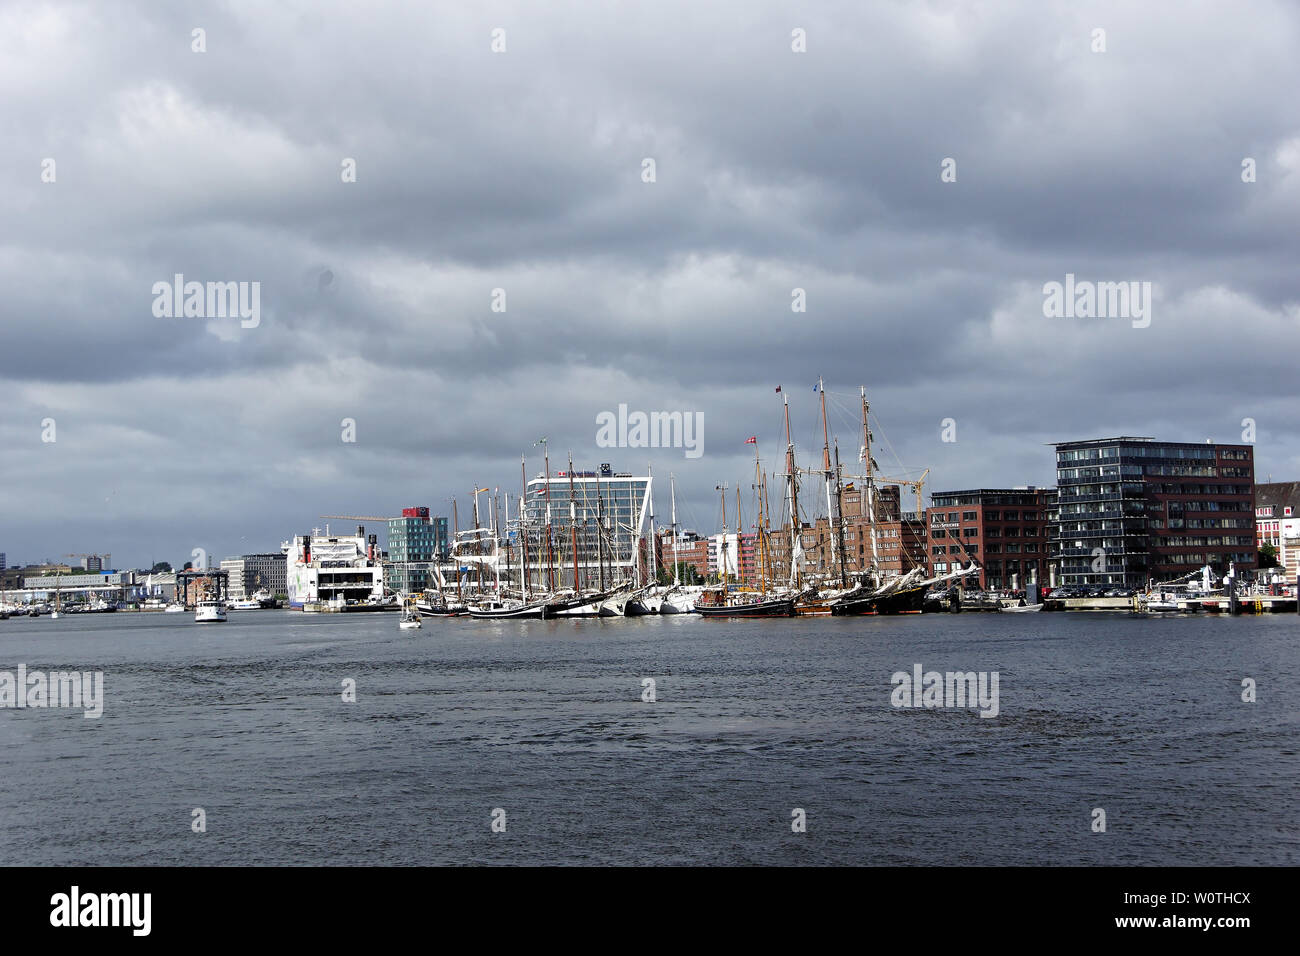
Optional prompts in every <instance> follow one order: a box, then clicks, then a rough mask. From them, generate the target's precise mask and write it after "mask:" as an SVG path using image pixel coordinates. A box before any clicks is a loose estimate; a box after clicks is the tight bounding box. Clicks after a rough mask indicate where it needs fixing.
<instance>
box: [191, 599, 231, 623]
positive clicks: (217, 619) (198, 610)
mask: <svg viewBox="0 0 1300 956" xmlns="http://www.w3.org/2000/svg"><path fill="white" fill-rule="evenodd" d="M225 619H226V606H225V605H224V604H221V603H220V602H218V601H200V602H199V603H198V604H197V605H196V606H195V608H194V620H195V622H196V623H198V624H220V623H221V622H222V621H224V620H225Z"/></svg>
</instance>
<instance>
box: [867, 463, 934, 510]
mask: <svg viewBox="0 0 1300 956" xmlns="http://www.w3.org/2000/svg"><path fill="white" fill-rule="evenodd" d="M929 473H930V469H929V468H927V469H925V471H923V472H921V477H920V478H918V479H916V481H908V480H907V479H906V478H882V477H877V478H876V479H875V481H877V482H878V483H880V484H884V485H907V486H908V487H909V488H911V489H912V490H913V491H915V492H916V513H917V515H918V516H919V515H923V514H925V508H924V507H923V505H924V503H925V496H924V495H922V494H921V487H922V486H923V485H924V484H925V476H926V475H928V474H929Z"/></svg>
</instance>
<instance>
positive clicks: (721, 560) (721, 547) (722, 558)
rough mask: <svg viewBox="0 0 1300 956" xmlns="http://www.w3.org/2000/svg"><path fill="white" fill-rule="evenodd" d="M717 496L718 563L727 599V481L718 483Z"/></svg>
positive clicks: (723, 597) (724, 596) (724, 599)
mask: <svg viewBox="0 0 1300 956" xmlns="http://www.w3.org/2000/svg"><path fill="white" fill-rule="evenodd" d="M718 491H719V492H720V494H719V495H718V497H719V498H721V499H722V538H721V540H719V542H718V564H719V565H720V566H721V567H720V568H719V570H721V571H722V599H723V602H724V603H725V601H726V599H727V483H726V482H725V481H724V482H723V483H722V484H720V485H718Z"/></svg>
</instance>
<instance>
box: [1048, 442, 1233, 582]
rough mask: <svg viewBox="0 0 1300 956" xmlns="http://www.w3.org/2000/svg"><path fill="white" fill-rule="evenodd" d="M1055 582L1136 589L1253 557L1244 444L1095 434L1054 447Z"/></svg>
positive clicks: (1224, 568)
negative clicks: (1055, 488) (1107, 436)
mask: <svg viewBox="0 0 1300 956" xmlns="http://www.w3.org/2000/svg"><path fill="white" fill-rule="evenodd" d="M1056 479H1057V486H1058V488H1059V492H1060V496H1059V501H1058V512H1059V513H1058V518H1057V524H1056V527H1055V529H1054V530H1055V535H1056V540H1055V542H1054V544H1055V549H1056V550H1055V552H1054V554H1053V559H1054V562H1055V564H1056V571H1057V572H1058V582H1057V583H1061V584H1067V585H1080V584H1082V585H1097V584H1115V585H1123V586H1126V587H1143V586H1145V585H1146V584H1147V583H1148V582H1149V581H1151V580H1154V581H1157V582H1159V581H1169V580H1172V579H1174V578H1178V577H1182V576H1184V575H1187V574H1189V573H1191V572H1194V571H1196V570H1197V569H1198V568H1200V567H1202V566H1203V565H1206V564H1209V565H1210V567H1211V568H1212V569H1214V571H1216V572H1217V573H1219V574H1222V573H1224V572H1226V571H1227V570H1228V568H1229V566H1230V565H1231V566H1233V567H1235V568H1236V570H1238V571H1250V570H1253V569H1254V568H1255V567H1256V565H1257V560H1256V557H1257V552H1256V542H1255V464H1254V455H1253V449H1252V447H1251V446H1250V445H1217V444H1214V443H1213V442H1205V443H1203V444H1202V443H1195V442H1158V441H1156V440H1155V439H1154V438H1140V437H1120V438H1098V439H1091V440H1088V441H1074V442H1060V443H1057V445H1056Z"/></svg>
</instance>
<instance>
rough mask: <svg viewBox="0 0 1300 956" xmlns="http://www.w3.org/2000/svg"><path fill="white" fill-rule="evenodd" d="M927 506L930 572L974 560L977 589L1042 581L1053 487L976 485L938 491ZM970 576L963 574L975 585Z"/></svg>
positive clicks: (1045, 565) (1052, 501)
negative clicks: (961, 488) (983, 486)
mask: <svg viewBox="0 0 1300 956" xmlns="http://www.w3.org/2000/svg"><path fill="white" fill-rule="evenodd" d="M930 501H931V505H930V507H929V508H927V509H926V526H927V527H928V529H929V540H928V542H927V545H928V548H929V557H930V571H931V573H932V574H936V575H937V574H946V573H948V572H950V571H954V570H956V569H958V568H959V567H962V566H964V565H968V564H969V563H970V562H971V561H972V560H974V561H975V562H976V563H977V564H978V565H979V567H980V571H979V576H978V586H979V587H981V588H993V589H998V588H1015V589H1022V590H1023V589H1024V588H1025V587H1026V586H1027V585H1029V584H1031V583H1038V584H1045V583H1047V582H1046V571H1047V558H1048V554H1049V552H1048V544H1049V542H1050V540H1051V537H1052V530H1051V516H1052V513H1053V510H1054V507H1055V502H1056V489H1054V488H1034V487H1032V486H1027V487H1024V488H979V489H972V490H968V491H945V492H937V493H935V494H932V495H931V496H930ZM975 580H976V579H975V578H973V577H972V578H968V579H967V581H968V582H969V585H970V586H975Z"/></svg>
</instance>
